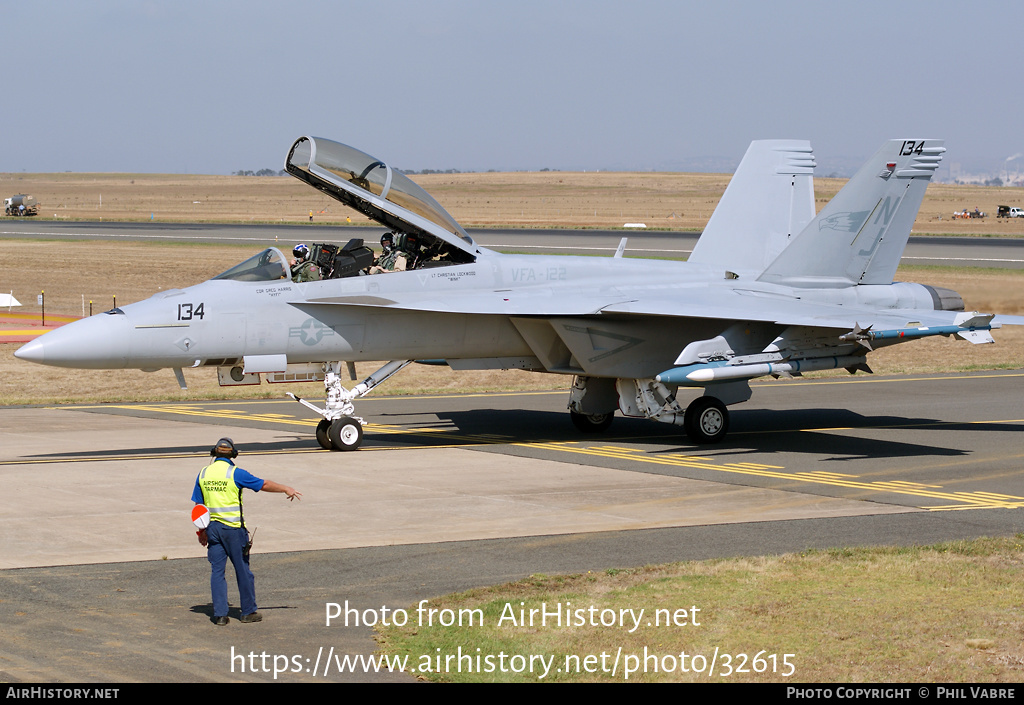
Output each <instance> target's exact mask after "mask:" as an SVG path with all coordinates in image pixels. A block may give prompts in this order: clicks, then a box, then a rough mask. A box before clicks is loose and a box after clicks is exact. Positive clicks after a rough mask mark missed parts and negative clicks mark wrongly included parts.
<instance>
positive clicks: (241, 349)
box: [15, 137, 1024, 450]
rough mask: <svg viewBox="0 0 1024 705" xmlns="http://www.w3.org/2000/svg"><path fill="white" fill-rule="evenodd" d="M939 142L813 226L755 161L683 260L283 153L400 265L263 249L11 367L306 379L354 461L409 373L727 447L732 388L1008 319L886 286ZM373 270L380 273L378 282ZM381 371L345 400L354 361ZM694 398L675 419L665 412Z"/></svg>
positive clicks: (349, 251) (317, 151) (832, 207)
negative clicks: (508, 379)
mask: <svg viewBox="0 0 1024 705" xmlns="http://www.w3.org/2000/svg"><path fill="white" fill-rule="evenodd" d="M942 145H943V143H942V142H941V141H939V140H919V139H908V140H893V141H890V142H886V143H885V144H884V145H882V147H881V149H879V150H878V152H877V153H876V154H875V155H874V156H873V157H871V159H870V160H868V162H867V164H866V165H865V166H864V167H863V168H862V169H861V170H860V171H859V172H858V173H857V175H856V176H854V177H853V178H852V179H851V180H850V181H849V182H848V183H847V185H846V186H845V187H844V188H843V189H842V190H841V191H840V192H839V193H838V194H837V195H836V197H835V198H834V199H833V200H832V201H831V202H830V203H829V204H828V205H827V206H825V208H824V209H823V210H822V211H821V212H820V213H817V214H816V213H815V208H814V189H813V182H812V179H813V169H814V166H815V164H814V157H813V153H812V152H811V147H810V144H809V143H808V142H805V141H799V140H772V141H760V142H754V143H752V144H751V146H750V148H749V149H748V150H747V153H746V155H745V156H744V158H743V161H742V162H741V164H740V166H739V168H738V170H737V172H736V174H735V176H734V177H733V179H732V181H731V182H730V184H729V187H728V189H727V190H726V192H725V194H724V196H723V197H722V200H721V202H720V203H719V205H718V207H717V209H716V210H715V212H714V214H713V215H712V217H711V220H710V222H709V223H708V225H707V228H706V229H705V231H704V233H703V234H702V235H701V238H700V240H699V241H698V243H697V245H696V247H695V248H694V251H693V254H692V256H691V257H690V259H689V261H688V262H672V261H652V260H640V259H626V258H623V257H622V256H621V255H622V247H620V248H619V251H618V252H617V253H616V255H615V256H614V257H608V258H593V257H564V256H541V255H505V254H499V253H497V252H493V251H491V250H488V249H486V248H484V247H481V246H479V245H477V243H476V242H474V240H473V238H472V237H470V235H469V234H467V233H466V231H465V230H464V229H463V228H462V227H461V226H460V225H459V224H458V223H457V222H456V221H455V220H454V219H453V218H452V217H451V216H450V215H449V214H448V213H447V212H445V210H444V209H443V208H442V207H441V206H440V205H439V204H438V203H437V202H436V201H435V200H434V199H433V198H431V196H430V195H429V194H427V193H426V192H425V191H424V190H423V189H421V188H420V187H419V186H417V185H416V184H415V183H413V181H412V180H410V179H409V178H408V177H406V176H404V175H403V174H402V173H400V172H399V171H397V170H395V169H393V168H392V167H391V166H389V165H388V164H386V163H384V162H382V161H380V160H379V159H376V158H374V157H371V156H369V155H367V154H365V153H363V152H360V151H358V150H356V149H353V148H351V147H348V146H346V145H343V144H339V143H337V142H332V141H329V140H325V139H321V138H313V137H302V138H300V139H299V140H297V141H296V142H295V143H294V144H293V145H292V147H291V149H290V150H289V152H288V157H287V159H286V162H285V168H286V169H287V171H288V172H289V173H290V174H291V175H292V176H295V177H296V178H298V179H300V180H302V181H304V182H306V183H308V184H310V185H311V186H313V187H314V188H316V189H319V190H320V191H322V192H324V193H326V194H328V195H329V196H331V197H333V198H336V199H337V200H339V201H341V202H342V203H344V204H346V205H348V206H350V207H352V208H354V209H355V210H357V211H359V212H360V213H363V214H365V215H367V216H368V217H370V218H371V219H373V220H375V221H377V222H379V223H381V224H382V225H383V226H385V227H386V228H387V229H388V230H389V231H391V232H392V233H393V238H394V239H395V241H396V242H395V246H396V247H397V248H398V250H399V251H400V252H401V254H402V256H403V259H404V264H405V270H404V271H392V272H387V271H385V273H381V274H375V275H368V274H366V271H367V270H368V269H369V267H370V264H372V257H373V255H372V252H371V251H370V250H369V248H366V247H365V246H364V245H363V243H362V242H361V241H352V242H349V243H348V244H347V245H344V246H338V245H331V244H329V243H321V244H320V245H316V246H315V247H314V248H313V253H312V255H311V256H312V259H313V261H314V262H315V263H316V264H317V266H318V267H319V270H320V273H321V276H322V279H321V280H320V281H309V282H297V281H293V278H292V275H291V272H290V267H289V262H288V260H287V259H286V257H285V255H284V254H283V253H282V252H281V251H279V250H278V249H276V248H273V247H271V248H268V249H266V250H264V251H263V252H261V253H259V254H257V255H255V256H254V257H252V258H251V259H248V260H246V261H245V262H242V263H241V264H238V265H236V266H234V267H232V268H231V269H229V270H227V271H226V272H224V273H223V274H221V275H219V276H217V277H214V278H213V279H211V280H210V281H207V282H204V283H202V284H198V285H196V286H192V287H189V288H187V289H175V290H171V291H162V292H159V293H157V294H155V295H154V296H153V297H152V298H150V299H147V300H146V301H141V302H139V303H134V304H130V305H127V306H123V307H120V308H115V309H113V310H111V311H107V312H106V313H102V314H98V315H96V316H92V317H90V318H87V319H84V320H81V321H77V322H75V323H72V324H70V325H66V326H64V327H62V328H59V329H57V330H55V331H53V332H51V333H47V334H46V335H44V336H42V337H40V338H38V339H37V340H35V341H33V342H31V343H28V344H27V345H25V346H24V347H22V348H21V349H19V350H18V351H17V352H16V353H15V355H17V356H18V357H19V358H21V359H24V360H31V361H34V362H39V363H42V364H46V365H56V366H60V367H71V368H92V369H95V368H100V369H117V368H139V369H144V370H155V369H160V368H168V367H169V368H172V369H174V370H175V373H176V375H177V377H178V382H179V384H181V385H182V387H184V377H183V375H182V373H181V368H183V367H214V368H217V371H218V374H219V377H220V380H221V383H222V384H247V383H259V381H260V375H264V376H265V377H267V378H269V379H270V381H301V380H323V382H324V386H325V389H326V397H327V398H326V403H325V406H324V408H319V407H317V406H315V405H313V404H311V403H310V402H308V401H306V400H303V399H299V398H298V397H294V398H295V399H296V400H297V401H300V402H301V403H303V404H305V405H306V406H308V407H309V408H310V409H312V410H313V411H315V412H316V413H317V414H319V415H320V416H321V417H322V420H321V421H320V422H319V424H318V426H317V433H316V436H317V440H318V441H319V442H320V444H321V446H323V447H324V448H331V449H334V450H353V449H355V448H358V447H359V445H360V443H361V442H362V438H363V429H362V426H363V420H362V419H360V418H359V417H357V416H356V415H355V410H354V405H353V401H354V400H355V399H356V398H358V397H360V396H363V395H364V394H366V393H367V392H369V391H370V390H371V389H372V388H374V387H375V386H377V385H378V384H380V383H381V382H382V381H384V380H385V379H387V378H388V377H389V376H390V375H392V374H394V373H395V372H397V371H398V370H400V369H401V368H402V367H404V366H405V365H407V364H409V362H410V361H414V360H430V361H435V362H437V361H444V362H445V363H447V364H448V365H449V366H451V367H452V368H453V369H456V370H469V369H508V368H519V369H524V370H534V371H537V372H549V373H554V374H561V375H571V376H572V377H573V383H572V388H571V391H570V392H569V401H568V406H569V416H570V418H571V419H572V421H573V423H574V424H575V426H576V427H577V428H578V429H579V430H580V431H581V432H583V433H595V432H601V431H604V430H605V429H607V428H608V426H609V424H611V422H612V417H613V415H614V413H615V411H616V410H618V411H619V412H620V413H622V414H623V415H625V416H631V417H642V418H648V419H653V420H655V421H660V422H663V423H669V424H676V425H680V426H682V427H683V429H685V431H686V434H687V435H688V436H689V437H690V439H692V440H693V441H694V442H696V443H712V442H716V441H720V440H722V438H724V437H725V435H726V432H727V431H728V427H729V412H728V410H727V408H726V407H727V406H729V405H732V404H738V403H740V402H743V401H746V400H747V399H749V398H750V396H751V389H750V385H749V380H751V379H753V378H755V377H761V376H765V375H773V376H791V375H799V374H801V373H802V372H806V371H809V370H822V369H832V368H845V369H847V370H848V371H849V372H851V373H855V372H857V371H864V372H870V369H869V368H868V366H867V361H866V357H867V355H868V354H869V353H870V352H871V351H872V350H873V349H876V348H880V347H883V346H888V345H893V344H897V343H903V342H906V341H909V340H911V339H914V338H921V337H926V336H932V335H945V336H949V335H952V336H956V337H957V338H961V339H964V340H967V341H970V342H972V343H990V342H993V341H992V336H991V334H990V332H989V331H990V330H991V329H993V328H998V327H1000V324H1001V323H1012V324H1016V325H1020V324H1024V317H1009V316H1004V317H1001V318H995V317H994V316H993V315H992V314H983V313H978V312H965V311H963V302H962V300H961V297H960V296H959V295H958V294H957V293H956V292H954V291H949V290H946V289H938V288H935V287H931V286H924V285H921V284H911V283H902V282H900V283H894V282H893V277H894V275H895V272H896V267H897V265H898V264H899V260H900V257H901V255H902V252H903V249H904V247H905V245H906V243H907V238H908V236H909V235H910V228H911V225H912V224H913V222H914V219H915V217H916V216H917V211H918V209H919V208H920V206H921V199H922V198H923V196H924V192H925V188H926V187H927V185H928V181H929V180H930V179H931V176H932V174H933V173H935V169H936V167H937V166H938V164H939V161H940V160H941V158H942V153H943V152H944V151H945V149H944V147H943V146H942ZM378 269H385V270H387V269H388V267H383V268H376V269H374V270H372V271H377V270H378ZM365 360H392V362H390V363H388V364H387V365H385V366H384V367H383V368H381V369H380V370H378V371H377V372H376V373H374V374H373V375H371V376H370V377H368V378H367V379H366V380H364V381H363V382H361V383H360V384H357V385H355V386H354V387H353V388H351V389H348V388H346V387H345V386H343V384H342V379H343V370H344V369H345V366H344V365H343V364H342V363H346V364H348V365H349V373H350V374H349V376H351V377H352V378H354V364H353V363H354V362H356V361H365ZM691 392H692V396H696V398H695V399H693V400H692V401H690V402H689V404H688V406H685V408H684V404H686V402H684V401H682V398H683V397H685V396H689V395H690V394H689V393H691Z"/></svg>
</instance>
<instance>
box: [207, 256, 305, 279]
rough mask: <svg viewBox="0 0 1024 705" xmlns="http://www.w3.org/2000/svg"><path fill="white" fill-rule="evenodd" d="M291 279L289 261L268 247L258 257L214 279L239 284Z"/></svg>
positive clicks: (237, 265) (251, 258)
mask: <svg viewBox="0 0 1024 705" xmlns="http://www.w3.org/2000/svg"><path fill="white" fill-rule="evenodd" d="M290 278H291V275H290V273H289V269H288V260H287V259H285V256H284V255H283V254H282V253H281V250H279V249H277V248H276V247H268V248H267V249H265V250H263V252H261V253H259V254H258V255H256V256H254V257H250V258H249V259H247V260H245V261H244V262H242V263H241V264H236V265H235V266H234V267H232V268H231V269H229V270H227V271H226V272H222V273H221V274H218V275H217V276H215V277H214V279H228V280H231V281H238V282H272V281H277V280H278V279H290Z"/></svg>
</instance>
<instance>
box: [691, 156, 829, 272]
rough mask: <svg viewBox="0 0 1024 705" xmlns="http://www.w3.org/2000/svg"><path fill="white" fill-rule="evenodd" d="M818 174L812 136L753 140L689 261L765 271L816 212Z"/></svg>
mask: <svg viewBox="0 0 1024 705" xmlns="http://www.w3.org/2000/svg"><path fill="white" fill-rule="evenodd" d="M813 174H814V153H813V152H812V151H811V143H810V142H808V141H806V140H759V141H756V142H751V143H750V147H749V148H748V149H747V153H746V154H745V155H743V160H742V161H741V162H740V165H739V167H737V168H736V173H735V174H734V175H733V177H732V180H731V181H730V182H729V187H728V188H726V190H725V194H723V196H722V200H721V201H719V203H718V207H717V208H715V212H714V213H713V214H712V215H711V220H709V221H708V224H707V227H706V228H704V232H703V233H702V234H701V236H700V239H699V240H698V241H697V245H696V246H695V247H694V248H693V254H691V255H690V258H689V261H690V262H697V263H700V264H716V265H722V266H724V267H728V268H729V269H730V270H732V271H734V272H747V273H754V274H760V273H761V272H762V271H764V268H765V267H767V266H768V264H769V263H771V262H772V260H774V259H775V258H776V257H777V256H778V254H779V253H780V252H782V251H783V250H784V249H785V248H786V246H787V245H788V244H789V242H790V240H792V239H793V238H795V237H796V236H797V234H798V233H799V232H800V231H801V230H803V229H804V227H805V226H806V225H807V224H808V223H809V222H810V221H811V219H813V218H814V176H813Z"/></svg>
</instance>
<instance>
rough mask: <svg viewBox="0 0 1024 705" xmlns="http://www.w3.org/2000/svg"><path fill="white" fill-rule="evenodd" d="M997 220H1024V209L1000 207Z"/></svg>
mask: <svg viewBox="0 0 1024 705" xmlns="http://www.w3.org/2000/svg"><path fill="white" fill-rule="evenodd" d="M996 217H997V218H1024V208H1017V207H1016V206H1014V207H1010V206H999V210H998V211H997V212H996Z"/></svg>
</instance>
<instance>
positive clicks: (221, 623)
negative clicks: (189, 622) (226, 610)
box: [213, 616, 231, 627]
mask: <svg viewBox="0 0 1024 705" xmlns="http://www.w3.org/2000/svg"><path fill="white" fill-rule="evenodd" d="M230 621H231V620H230V619H228V618H227V616H224V617H214V618H213V623H214V624H216V625H217V626H218V627H223V626H224V625H225V624H227V623H228V622H230Z"/></svg>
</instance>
